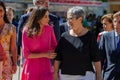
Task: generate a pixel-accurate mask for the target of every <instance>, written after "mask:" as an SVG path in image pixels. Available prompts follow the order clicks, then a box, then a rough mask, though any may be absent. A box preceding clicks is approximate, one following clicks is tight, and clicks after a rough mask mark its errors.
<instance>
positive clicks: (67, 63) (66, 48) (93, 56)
mask: <svg viewBox="0 0 120 80" xmlns="http://www.w3.org/2000/svg"><path fill="white" fill-rule="evenodd" d="M84 18H85V11H84V9H83V8H82V7H78V6H77V7H76V6H75V7H72V8H70V9H69V10H68V12H67V21H68V23H69V25H70V28H71V29H70V30H69V31H67V32H64V33H63V34H62V35H61V38H60V41H59V43H58V45H57V47H56V50H55V53H57V56H56V58H55V63H54V80H58V72H59V73H60V75H59V77H60V80H102V78H101V63H100V55H99V50H98V46H97V41H96V38H95V35H94V34H93V33H92V32H91V31H88V29H86V28H84V26H83V20H84ZM92 63H93V64H92ZM93 65H94V66H95V71H94V68H93ZM95 72H96V75H95ZM95 77H96V79H95Z"/></svg>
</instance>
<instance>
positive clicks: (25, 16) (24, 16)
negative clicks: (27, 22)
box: [21, 13, 30, 18]
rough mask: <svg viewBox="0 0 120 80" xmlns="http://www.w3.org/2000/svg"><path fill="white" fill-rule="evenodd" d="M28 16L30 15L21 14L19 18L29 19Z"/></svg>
mask: <svg viewBox="0 0 120 80" xmlns="http://www.w3.org/2000/svg"><path fill="white" fill-rule="evenodd" d="M29 16H30V13H28V14H23V15H22V16H21V18H27V17H29Z"/></svg>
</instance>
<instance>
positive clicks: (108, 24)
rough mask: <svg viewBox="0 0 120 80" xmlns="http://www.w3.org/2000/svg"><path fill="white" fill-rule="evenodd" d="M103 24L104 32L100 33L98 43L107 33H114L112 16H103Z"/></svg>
mask: <svg viewBox="0 0 120 80" xmlns="http://www.w3.org/2000/svg"><path fill="white" fill-rule="evenodd" d="M101 23H102V24H103V30H104V31H102V32H100V33H99V34H98V37H97V41H98V42H99V40H100V37H101V36H102V35H103V34H104V33H106V32H109V31H112V30H113V29H114V27H113V22H112V14H106V15H103V16H102V18H101Z"/></svg>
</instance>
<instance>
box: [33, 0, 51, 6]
mask: <svg viewBox="0 0 120 80" xmlns="http://www.w3.org/2000/svg"><path fill="white" fill-rule="evenodd" d="M35 6H44V7H48V6H49V0H38V1H37V2H36V3H35Z"/></svg>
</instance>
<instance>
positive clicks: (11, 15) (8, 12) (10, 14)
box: [6, 10, 14, 22]
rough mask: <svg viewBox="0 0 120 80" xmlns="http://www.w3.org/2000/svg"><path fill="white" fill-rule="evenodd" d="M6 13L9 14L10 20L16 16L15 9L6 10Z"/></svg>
mask: <svg viewBox="0 0 120 80" xmlns="http://www.w3.org/2000/svg"><path fill="white" fill-rule="evenodd" d="M6 14H7V18H8V20H9V21H10V22H12V20H13V18H14V14H13V11H12V10H8V11H6Z"/></svg>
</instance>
